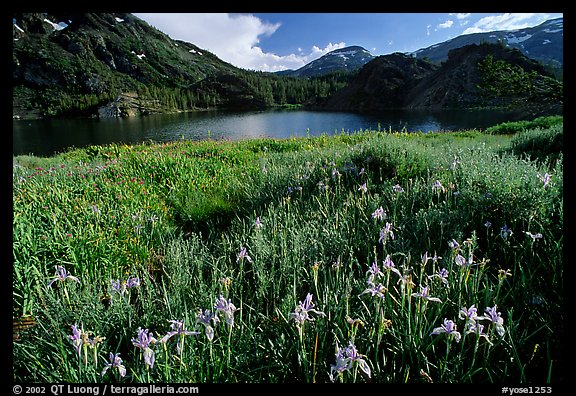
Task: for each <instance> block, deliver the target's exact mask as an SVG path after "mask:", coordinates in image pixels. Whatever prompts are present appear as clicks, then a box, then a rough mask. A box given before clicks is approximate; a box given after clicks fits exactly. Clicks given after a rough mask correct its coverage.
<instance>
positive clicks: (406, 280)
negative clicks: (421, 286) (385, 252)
mask: <svg viewBox="0 0 576 396" xmlns="http://www.w3.org/2000/svg"><path fill="white" fill-rule="evenodd" d="M398 274H400V273H398ZM397 283H401V284H402V289H404V288H405V287H408V288H409V289H412V288H413V287H414V286H416V285H415V284H414V282H412V275H410V274H406V275H401V276H400V279H398V282H397Z"/></svg>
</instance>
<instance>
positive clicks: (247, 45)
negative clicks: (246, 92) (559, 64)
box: [134, 13, 563, 71]
mask: <svg viewBox="0 0 576 396" xmlns="http://www.w3.org/2000/svg"><path fill="white" fill-rule="evenodd" d="M134 15H135V16H137V17H139V18H140V19H142V20H144V21H146V22H148V23H149V24H150V25H152V26H154V27H155V28H157V29H158V30H160V31H162V32H164V33H166V34H167V35H169V36H170V37H171V38H173V39H178V40H183V41H187V42H190V43H192V44H195V45H197V46H198V47H200V48H203V49H205V50H208V51H210V52H212V53H214V54H215V55H217V56H218V57H219V58H220V59H222V60H224V61H226V62H229V63H231V64H233V65H235V66H238V67H241V68H245V69H251V70H262V71H278V70H285V69H298V68H299V67H302V66H304V65H305V64H307V63H309V62H311V61H313V60H315V59H317V58H319V57H321V56H322V55H324V54H326V53H327V52H330V51H333V50H335V49H338V48H343V47H347V46H351V45H359V46H361V47H364V48H366V49H367V50H368V51H370V52H371V53H372V54H373V55H387V54H391V53H394V52H412V51H416V50H418V49H421V48H426V47H428V46H431V45H434V44H437V43H440V42H443V41H446V40H449V39H451V38H454V37H456V36H459V35H462V34H469V33H478V32H487V31H493V30H514V29H522V28H526V27H531V26H536V25H539V24H540V23H542V22H544V21H546V20H548V19H553V18H558V17H562V16H563V13H267V14H266V13H265V14H260V13H253V14H240V13H134Z"/></svg>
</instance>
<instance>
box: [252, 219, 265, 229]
mask: <svg viewBox="0 0 576 396" xmlns="http://www.w3.org/2000/svg"><path fill="white" fill-rule="evenodd" d="M263 226H264V224H262V222H261V221H260V216H258V217H256V221H255V222H254V227H256V228H261V227H263Z"/></svg>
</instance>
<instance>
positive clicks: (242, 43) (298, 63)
mask: <svg viewBox="0 0 576 396" xmlns="http://www.w3.org/2000/svg"><path fill="white" fill-rule="evenodd" d="M134 15H135V16H137V17H138V18H140V19H142V20H144V21H146V22H147V23H148V24H150V25H152V26H154V27H155V28H157V29H158V30H160V31H161V32H163V33H165V34H167V35H168V36H170V37H171V38H173V39H177V40H182V41H186V42H189V43H192V44H194V45H196V46H198V47H200V48H202V49H205V50H208V51H210V52H212V53H214V54H215V55H216V56H218V57H219V58H220V59H222V60H223V61H226V62H228V63H231V64H233V65H234V66H237V67H240V68H243V69H250V70H261V71H270V72H274V71H279V70H286V69H298V68H300V67H302V66H304V65H305V64H306V63H309V62H311V61H313V60H315V59H317V58H319V57H321V56H322V55H324V54H326V53H328V52H330V51H333V50H335V49H339V48H343V47H345V46H346V44H345V43H344V42H340V43H336V44H333V43H329V44H328V45H326V46H325V47H324V48H320V47H318V46H313V47H312V48H311V49H310V50H309V52H308V53H306V52H305V51H304V50H302V49H301V48H299V49H298V50H299V53H298V54H289V55H282V56H280V55H277V54H274V53H270V52H264V51H263V50H262V48H261V47H260V46H259V45H258V44H259V43H260V40H261V38H265V37H267V36H270V35H272V34H274V32H276V30H277V29H278V28H279V27H280V26H281V24H279V23H275V24H272V23H267V22H263V21H262V20H260V19H259V18H257V17H255V16H253V15H246V14H239V15H233V14H227V13H212V14H205V13H190V14H186V13H177V14H170V13H159V14H156V13H154V14H134Z"/></svg>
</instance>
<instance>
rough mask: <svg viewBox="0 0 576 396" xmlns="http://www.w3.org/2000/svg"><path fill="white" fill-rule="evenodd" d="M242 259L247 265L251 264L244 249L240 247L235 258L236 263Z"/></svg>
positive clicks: (250, 259)
mask: <svg viewBox="0 0 576 396" xmlns="http://www.w3.org/2000/svg"><path fill="white" fill-rule="evenodd" d="M242 259H246V260H247V261H248V262H249V263H251V262H252V257H250V256H248V253H247V252H246V248H245V247H242V248H241V249H240V252H239V253H238V256H237V257H236V262H238V261H240V260H242Z"/></svg>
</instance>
